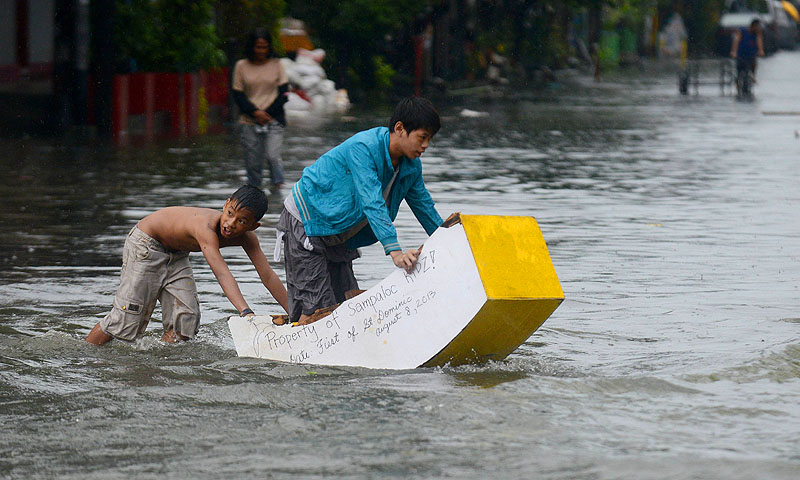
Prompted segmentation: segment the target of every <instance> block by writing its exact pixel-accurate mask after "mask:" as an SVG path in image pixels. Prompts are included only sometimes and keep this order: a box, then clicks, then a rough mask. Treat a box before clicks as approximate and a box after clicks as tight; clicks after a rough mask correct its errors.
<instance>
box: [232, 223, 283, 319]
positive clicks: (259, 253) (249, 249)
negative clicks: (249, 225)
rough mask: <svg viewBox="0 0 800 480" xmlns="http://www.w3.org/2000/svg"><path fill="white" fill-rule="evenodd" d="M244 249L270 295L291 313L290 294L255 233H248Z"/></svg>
mask: <svg viewBox="0 0 800 480" xmlns="http://www.w3.org/2000/svg"><path fill="white" fill-rule="evenodd" d="M242 248H244V251H245V252H246V253H247V256H248V257H250V261H251V262H253V266H254V267H256V272H258V276H259V278H261V283H263V284H264V286H265V287H267V290H269V293H271V294H272V297H273V298H275V301H277V302H278V303H279V304H280V306H281V307H283V309H284V310H285V311H286V313H289V294H288V293H287V292H286V287H284V286H283V282H281V279H280V277H278V274H277V273H275V270H273V269H272V267H271V266H270V265H269V261H268V260H267V257H266V256H265V255H264V251H263V250H261V245H260V244H259V243H258V237H256V235H255V234H254V233H253V232H248V235H247V236H246V238H245V240H244V244H243V245H242Z"/></svg>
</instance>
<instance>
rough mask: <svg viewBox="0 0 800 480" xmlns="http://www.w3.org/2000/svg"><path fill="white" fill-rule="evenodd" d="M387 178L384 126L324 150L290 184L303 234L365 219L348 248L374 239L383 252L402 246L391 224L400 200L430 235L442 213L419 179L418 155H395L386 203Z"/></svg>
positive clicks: (334, 229)
mask: <svg viewBox="0 0 800 480" xmlns="http://www.w3.org/2000/svg"><path fill="white" fill-rule="evenodd" d="M393 176H394V167H393V166H392V159H391V157H390V156H389V129H388V128H386V127H376V128H372V129H370V130H365V131H363V132H359V133H357V134H355V135H353V136H352V137H350V138H349V139H347V140H345V141H344V142H343V143H341V144H340V145H338V146H336V147H334V148H332V149H331V150H329V151H328V152H327V153H325V154H324V155H322V156H321V157H320V158H319V159H318V160H317V161H316V162H314V163H313V164H312V165H310V166H308V167H306V168H305V169H303V175H302V177H300V180H298V182H297V183H296V184H295V185H294V187H293V188H292V195H293V196H294V201H295V203H296V204H297V208H298V210H299V211H300V219H301V220H302V221H303V227H304V229H305V232H306V235H308V236H326V235H337V234H340V233H344V232H346V231H347V230H349V229H351V228H352V227H354V226H356V225H357V224H358V223H359V222H361V221H362V220H363V219H364V218H366V219H367V220H368V222H369V225H367V226H365V227H364V228H363V229H361V230H360V231H359V232H358V233H357V234H356V235H355V236H354V237H352V238H350V239H349V240H348V241H347V242H346V245H347V246H348V247H349V248H358V247H363V246H365V245H371V244H373V243H375V242H376V241H380V242H381V244H382V245H383V250H384V253H386V254H388V253H389V252H391V251H394V250H402V249H401V248H400V243H399V242H398V241H397V231H396V230H395V228H394V225H393V224H392V222H393V221H394V219H395V218H397V211H398V210H399V208H400V202H402V201H403V200H404V199H405V201H406V203H407V204H408V206H409V207H410V208H411V211H412V212H413V213H414V215H415V216H416V217H417V220H419V223H420V224H421V225H422V227H423V228H424V229H425V232H426V233H427V234H428V235H431V234H432V233H433V232H434V230H436V229H437V228H438V227H439V225H441V224H442V217H441V216H439V213H438V212H437V211H436V208H435V207H434V203H433V199H432V198H431V196H430V194H429V193H428V190H427V189H426V188H425V184H424V183H423V181H422V162H421V161H420V159H419V158H413V159H410V158H406V157H403V158H401V159H400V163H399V170H398V172H397V178H396V179H395V181H394V184H393V185H392V189H391V191H390V195H389V198H388V205H387V202H386V201H384V198H383V190H384V189H385V188H386V186H387V185H388V184H389V182H390V181H391V180H392V177H393Z"/></svg>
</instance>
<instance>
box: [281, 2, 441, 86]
mask: <svg viewBox="0 0 800 480" xmlns="http://www.w3.org/2000/svg"><path fill="white" fill-rule="evenodd" d="M428 3H429V2H428V1H427V0H342V1H335V2H334V1H330V0H289V1H288V3H287V5H288V7H289V12H290V13H291V15H292V16H294V17H296V18H299V19H301V20H303V21H305V22H306V25H307V26H308V28H309V30H310V34H311V35H312V38H313V39H314V40H315V44H317V45H319V46H320V47H321V48H323V49H325V50H326V53H327V58H326V64H327V65H330V66H333V69H334V75H335V78H336V80H337V83H339V84H340V85H344V86H346V87H347V88H349V89H350V90H351V94H352V95H358V90H361V91H365V92H375V91H381V90H384V89H386V88H387V85H390V84H391V76H392V75H393V70H392V69H391V67H390V66H389V65H388V64H386V61H385V58H384V53H385V50H386V42H387V40H388V39H389V38H392V37H393V36H395V35H397V34H398V33H400V32H402V31H404V30H405V29H408V28H410V26H411V25H412V23H413V21H414V20H415V19H416V18H417V16H418V15H420V14H422V13H423V12H425V10H426V9H427V8H428Z"/></svg>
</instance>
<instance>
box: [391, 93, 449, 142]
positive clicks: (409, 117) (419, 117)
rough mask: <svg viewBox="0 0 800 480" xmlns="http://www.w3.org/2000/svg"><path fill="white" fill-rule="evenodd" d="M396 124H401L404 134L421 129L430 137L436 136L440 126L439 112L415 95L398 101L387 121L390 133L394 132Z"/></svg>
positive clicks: (427, 101) (424, 99)
mask: <svg viewBox="0 0 800 480" xmlns="http://www.w3.org/2000/svg"><path fill="white" fill-rule="evenodd" d="M397 122H403V128H405V130H406V132H409V133H410V132H413V131H414V130H417V129H420V128H421V129H423V130H427V131H429V132H430V134H431V135H436V132H438V131H439V128H441V126H442V125H441V123H440V120H439V112H437V111H436V108H434V106H433V104H432V103H431V102H430V100H428V99H427V98H422V97H417V96H416V95H412V96H410V97H406V98H404V99H403V100H400V103H398V104H397V106H396V107H394V113H392V118H391V120H389V131H390V132H394V126H395V125H397Z"/></svg>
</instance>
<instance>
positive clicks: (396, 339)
mask: <svg viewBox="0 0 800 480" xmlns="http://www.w3.org/2000/svg"><path fill="white" fill-rule="evenodd" d="M563 300H564V292H563V291H562V290H561V285H560V283H559V281H558V276H557V275H556V272H555V268H553V263H552V261H551V260H550V255H549V253H548V251H547V245H546V244H545V241H544V238H543V237H542V233H541V231H540V230H539V225H538V224H537V223H536V220H535V219H534V218H533V217H515V216H488V215H461V224H456V225H454V226H452V227H450V228H440V229H438V230H437V231H436V232H435V233H434V234H433V235H432V236H431V237H430V238H429V239H428V240H427V241H426V242H425V245H424V247H423V249H422V253H421V254H420V257H419V260H418V262H417V265H416V268H415V270H414V271H413V272H412V273H407V272H405V271H403V270H400V269H398V270H396V271H394V272H393V273H392V274H390V275H389V276H388V277H386V278H385V279H384V280H382V281H381V282H379V283H378V284H377V285H375V286H373V287H372V288H370V289H369V290H367V291H365V292H364V293H362V294H360V295H358V296H356V297H353V298H351V299H350V300H346V301H345V302H343V303H342V304H341V305H340V306H339V307H337V308H336V309H335V310H334V311H333V312H332V313H331V314H330V315H328V316H327V317H325V318H322V319H321V320H319V321H317V322H314V323H312V324H310V325H304V326H291V325H282V326H276V325H273V323H272V319H271V317H269V316H250V317H245V318H242V317H239V316H232V317H230V318H229V319H228V326H229V327H230V330H231V335H232V336H233V342H234V344H235V346H236V352H237V353H238V354H239V356H242V357H257V358H264V359H269V360H277V361H282V362H292V363H304V364H314V365H343V366H359V367H367V368H382V369H410V368H416V367H433V366H440V365H447V364H449V365H461V364H465V363H480V362H484V361H486V360H502V359H503V358H505V357H506V356H507V355H508V354H509V353H511V352H512V351H514V349H516V348H517V347H518V346H519V345H520V344H522V342H524V341H525V340H526V339H527V338H528V337H530V336H531V334H532V333H533V332H534V331H536V329H537V328H539V327H540V326H541V325H542V323H544V321H545V320H547V318H548V317H549V316H550V315H551V314H552V313H553V312H554V311H555V309H556V308H557V307H558V306H559V305H560V304H561V302H562V301H563Z"/></svg>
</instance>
